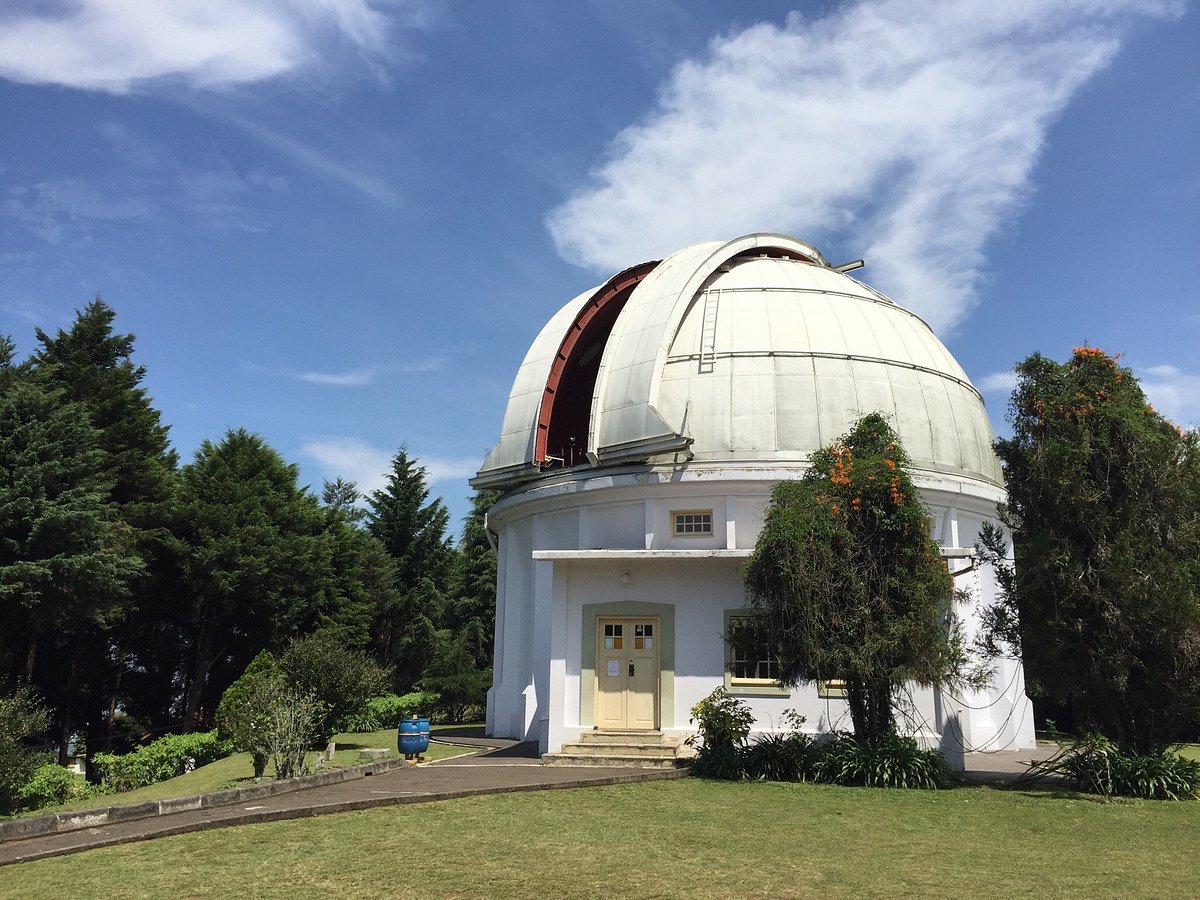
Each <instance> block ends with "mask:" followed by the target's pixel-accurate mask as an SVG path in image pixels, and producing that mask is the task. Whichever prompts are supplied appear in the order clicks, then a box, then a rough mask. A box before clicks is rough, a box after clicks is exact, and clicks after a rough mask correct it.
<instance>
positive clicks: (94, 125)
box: [0, 0, 1200, 529]
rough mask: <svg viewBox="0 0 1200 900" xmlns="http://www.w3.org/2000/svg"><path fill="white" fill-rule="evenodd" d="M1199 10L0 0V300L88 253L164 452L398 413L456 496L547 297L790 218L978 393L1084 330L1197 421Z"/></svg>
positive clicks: (338, 450)
mask: <svg viewBox="0 0 1200 900" xmlns="http://www.w3.org/2000/svg"><path fill="white" fill-rule="evenodd" d="M1198 47H1200V11H1198V10H1197V8H1196V6H1195V5H1189V4H1186V3H1182V2H1167V0H1127V2H1123V0H1059V2H1046V3H1035V2H1029V0H1012V2H1007V3H1004V4H996V3H994V2H992V0H988V2H961V3H946V4H928V3H924V2H918V0H864V2H859V3H847V4H836V3H804V4H795V3H791V4H789V3H777V2H771V0H757V2H754V3H720V2H688V3H683V2H677V3H676V2H655V0H641V2H636V3H635V2H625V0H597V2H590V3H588V2H580V3H573V4H559V3H549V2H546V3H508V4H492V3H465V2H450V0H440V2H434V0H414V2H404V0H259V2H233V0H227V2H221V0H177V2H174V3H170V4H145V3H137V2H133V0H59V2H53V3H38V2H23V0H16V2H13V0H9V2H7V3H5V4H4V6H3V8H2V9H0V136H2V137H0V333H9V334H11V335H12V336H13V337H14V338H15V339H16V340H17V342H18V346H19V347H20V348H21V349H22V350H23V351H29V350H31V349H32V348H33V343H34V340H33V328H34V326H35V325H40V326H41V327H43V328H45V329H47V330H53V329H56V328H60V327H66V326H68V325H69V323H70V321H71V318H72V316H73V313H74V310H76V309H78V308H79V307H81V306H83V305H84V304H86V303H87V302H88V301H89V300H90V299H91V298H92V297H93V296H94V295H95V294H96V293H100V294H101V295H102V296H103V297H104V298H105V299H106V300H107V301H108V302H109V303H110V304H111V305H112V306H113V307H114V308H115V309H116V310H117V312H118V326H119V327H120V328H121V329H123V330H126V331H132V332H134V333H135V334H136V335H137V336H138V343H137V359H138V361H139V362H141V363H142V364H143V365H145V366H146V368H147V370H148V374H147V379H146V384H147V386H148V388H149V390H150V393H151V394H152V396H153V397H154V400H155V402H156V404H157V405H158V407H159V408H160V409H161V410H162V413H163V416H164V419H165V421H166V422H168V423H169V424H170V425H171V429H172V430H171V434H172V438H173V440H174V443H175V446H176V447H177V448H178V449H179V451H180V453H181V456H182V457H183V458H184V459H185V460H186V459H190V458H191V455H192V453H193V452H194V451H195V449H196V447H197V446H198V445H199V443H200V442H201V441H202V440H204V439H205V438H209V439H214V440H216V439H219V438H220V437H221V436H222V434H223V433H224V432H225V431H226V430H227V429H229V428H232V427H239V426H244V427H246V428H249V429H251V430H253V431H257V432H258V433H260V434H262V435H263V436H264V437H265V438H266V439H267V440H268V441H270V443H271V444H272V445H274V446H275V447H276V448H277V449H278V450H279V451H280V452H281V453H282V454H283V455H284V456H285V457H286V458H287V459H289V460H291V461H294V462H296V463H298V464H299V465H300V467H301V471H302V477H303V480H304V481H305V482H306V483H309V484H312V485H314V486H315V487H316V488H318V489H319V487H320V484H321V481H322V479H324V478H332V477H335V476H338V475H341V476H343V477H349V478H353V479H355V480H357V481H358V482H359V483H360V485H362V486H364V487H372V486H375V485H377V484H378V482H379V479H380V477H381V475H382V474H383V471H384V470H385V469H386V467H387V462H388V459H389V458H390V456H391V455H392V454H393V453H394V451H395V450H396V448H397V447H399V446H401V445H406V446H407V447H408V449H409V451H410V453H412V454H414V455H416V456H418V457H419V458H420V459H421V460H422V461H423V462H424V464H425V465H426V467H427V469H428V471H429V475H430V479H431V481H432V489H433V491H434V493H436V494H440V495H441V496H443V497H444V498H445V500H446V501H447V503H448V504H449V505H450V507H451V509H452V511H453V512H454V513H455V515H456V517H457V516H458V515H461V514H462V513H463V512H464V511H465V509H466V508H467V501H466V497H467V495H468V493H469V488H468V486H467V484H466V478H467V477H468V476H469V475H470V474H471V473H472V472H473V471H474V470H475V468H476V467H477V466H478V464H479V462H480V461H481V460H482V457H483V454H484V452H485V451H486V450H487V448H488V447H490V446H491V444H492V443H493V442H494V441H495V439H496V437H497V434H498V431H499V425H500V418H501V415H502V413H503V408H504V402H505V399H506V397H507V394H508V390H509V387H510V385H511V382H512V378H513V375H514V374H515V372H516V368H517V365H518V364H519V362H520V360H521V357H522V355H523V354H524V352H525V350H526V349H527V347H528V344H529V342H530V341H531V340H532V338H533V336H534V335H535V334H536V333H537V331H538V329H539V328H540V327H541V325H542V324H543V323H544V322H545V320H546V319H547V318H548V317H549V316H550V315H551V313H552V312H553V311H554V310H555V309H557V308H558V307H559V306H560V305H561V304H562V303H563V302H565V301H566V300H567V299H569V298H570V297H572V296H574V295H575V294H577V293H578V292H580V291H581V290H583V289H585V288H587V287H588V286H590V285H592V284H594V283H597V282H598V281H601V280H603V279H604V278H606V277H607V276H608V275H610V274H612V273H613V272H614V271H616V270H618V269H621V268H624V267H625V266H627V265H632V264H634V263H636V262H640V261H642V260H645V259H651V258H657V257H661V256H663V255H665V254H668V253H670V252H672V251H674V250H677V249H680V248H681V247H683V246H686V245H687V244H690V243H693V242H696V241H699V240H713V239H720V238H729V237H734V236H737V235H739V234H742V233H745V232H748V231H760V230H765V231H783V232H786V233H790V234H793V235H795V236H797V237H799V238H801V239H803V240H807V241H809V242H811V243H813V244H815V245H817V246H818V247H820V248H821V249H822V250H823V251H824V252H825V255H826V256H827V257H829V258H831V259H833V260H834V261H835V262H841V261H843V260H848V259H853V258H857V257H860V256H861V257H865V258H866V261H867V267H866V268H865V269H864V270H863V271H862V272H860V273H856V274H859V275H861V277H862V278H863V280H865V281H867V282H868V283H870V284H872V285H874V286H875V287H878V288H879V289H881V290H883V291H885V292H887V293H889V294H891V295H892V296H893V297H895V299H896V300H897V301H898V302H900V303H901V304H902V305H905V306H907V307H909V308H911V309H914V310H916V311H917V312H919V313H921V314H922V315H924V316H925V317H926V318H927V320H928V321H930V323H931V324H932V325H933V326H934V328H935V330H937V332H938V333H939V335H940V336H942V338H943V340H945V341H946V343H947V344H948V345H949V346H950V348H951V350H952V351H953V352H954V353H955V355H956V356H957V357H958V359H959V361H960V362H961V363H962V364H963V366H964V367H965V368H966V369H967V371H968V373H969V374H970V375H971V377H972V378H973V379H974V380H975V382H976V384H977V385H978V386H979V387H980V388H981V390H983V391H984V393H985V396H986V397H987V400H988V405H989V409H990V411H991V413H992V417H993V420H994V421H995V423H996V425H997V427H998V429H1003V427H1004V425H1003V416H1004V406H1005V402H1006V399H1007V386H1008V385H1009V384H1010V383H1011V379H1010V377H1009V376H1008V375H1007V374H1006V373H1007V371H1008V370H1009V368H1010V367H1011V365H1012V364H1013V363H1014V362H1015V361H1017V360H1018V359H1021V358H1023V357H1024V356H1026V355H1027V354H1029V353H1030V352H1032V351H1034V350H1041V351H1042V352H1044V353H1046V354H1048V355H1051V356H1054V357H1057V358H1060V359H1061V358H1064V357H1065V356H1066V355H1067V354H1068V353H1069V352H1070V349H1071V347H1073V346H1076V345H1078V344H1081V343H1083V342H1084V341H1085V340H1086V341H1087V342H1089V343H1091V344H1093V345H1097V346H1100V347H1103V348H1105V349H1107V350H1110V351H1120V352H1123V353H1124V354H1125V357H1124V358H1125V362H1126V363H1127V364H1129V365H1131V366H1133V367H1134V368H1135V370H1137V371H1138V373H1139V374H1140V375H1141V376H1142V378H1143V380H1144V384H1145V386H1146V388H1147V390H1148V392H1149V394H1150V396H1151V399H1152V400H1153V402H1154V403H1155V405H1156V406H1158V407H1159V408H1160V409H1162V410H1163V411H1165V412H1166V413H1167V414H1168V415H1170V416H1172V417H1173V418H1174V419H1176V420H1177V421H1180V422H1183V423H1184V424H1187V425H1195V424H1197V423H1200V361H1198V360H1197V358H1196V352H1195V349H1196V347H1197V346H1198V345H1200V303H1198V300H1200V296H1198V291H1197V287H1196V286H1197V285H1198V284H1200V53H1198V52H1197V48H1198ZM455 528H456V529H457V524H456V526H455Z"/></svg>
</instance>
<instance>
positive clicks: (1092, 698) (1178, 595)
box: [983, 347, 1200, 754]
mask: <svg viewBox="0 0 1200 900" xmlns="http://www.w3.org/2000/svg"><path fill="white" fill-rule="evenodd" d="M1016 372H1017V377H1018V383H1017V387H1016V390H1015V391H1014V392H1013V395H1012V400H1011V402H1010V405H1009V417H1010V420H1011V422H1012V425H1013V434H1012V437H1011V438H1009V439H1006V440H1001V441H997V443H996V453H997V454H998V455H999V457H1000V459H1001V460H1002V461H1003V463H1004V478H1005V485H1006V487H1007V489H1008V503H1007V505H1006V506H1004V507H1003V508H1002V509H1001V520H1002V521H1003V522H1004V523H1005V524H1006V525H1007V526H1008V527H1009V528H1010V529H1011V530H1012V533H1013V540H1014V544H1015V556H1016V565H1015V568H1014V566H1013V564H1012V562H1011V560H1010V559H1009V558H1008V553H1007V546H1006V539H1005V536H1004V535H1003V534H1002V533H1001V532H999V530H997V529H993V530H991V531H990V532H989V533H987V534H985V535H984V541H983V544H984V549H985V550H986V552H987V553H988V556H989V558H990V560H991V561H993V562H994V563H996V564H997V571H998V575H999V578H1000V583H1001V588H1002V595H1001V600H1000V602H999V603H998V604H997V605H996V607H995V608H994V609H993V610H991V612H990V616H989V624H990V636H991V638H992V641H993V647H995V646H997V645H1002V644H1004V643H1007V644H1011V645H1013V646H1015V647H1016V648H1019V650H1020V652H1021V654H1022V656H1023V658H1024V663H1025V672H1026V679H1027V684H1028V685H1029V689H1030V691H1031V693H1034V694H1035V695H1036V694H1042V695H1044V696H1047V697H1049V698H1051V699H1052V700H1055V701H1058V702H1061V703H1065V704H1068V705H1070V707H1071V708H1072V709H1073V711H1074V715H1075V725H1076V727H1077V728H1078V729H1081V730H1084V731H1087V730H1099V731H1100V732H1101V733H1102V734H1103V735H1104V736H1105V737H1107V738H1109V739H1110V740H1112V741H1113V742H1114V743H1116V744H1117V745H1118V746H1119V747H1121V748H1122V749H1123V750H1126V751H1130V752H1134V753H1139V754H1153V753H1157V752H1160V751H1161V750H1163V749H1164V748H1165V747H1166V746H1167V745H1169V744H1170V743H1172V742H1173V741H1176V740H1179V739H1181V738H1182V737H1184V736H1185V735H1186V734H1187V733H1188V731H1189V730H1190V729H1194V728H1195V726H1196V723H1197V722H1200V442H1198V437H1197V434H1196V432H1194V431H1193V432H1184V431H1183V430H1182V429H1180V428H1178V427H1177V426H1175V425H1172V424H1171V423H1170V422H1168V421H1167V420H1166V419H1165V418H1163V417H1162V416H1161V415H1159V414H1158V413H1157V412H1155V411H1154V409H1153V408H1152V407H1151V406H1150V405H1149V404H1148V403H1147V402H1146V397H1145V395H1144V394H1143V392H1142V390H1141V387H1140V386H1139V385H1138V382H1137V379H1136V378H1134V376H1133V373H1132V372H1131V371H1130V370H1129V369H1127V368H1123V367H1121V366H1120V365H1118V363H1117V359H1116V358H1115V357H1110V356H1108V355H1107V354H1105V353H1104V352H1103V351H1101V350H1099V349H1097V348H1095V347H1078V348H1076V349H1075V350H1074V352H1073V353H1072V355H1071V358H1070V360H1068V361H1067V362H1066V363H1064V364H1060V363H1057V362H1055V361H1053V360H1051V359H1047V358H1046V357H1044V356H1042V355H1041V354H1037V353H1035V354H1033V355H1032V356H1030V357H1029V358H1028V359H1026V360H1024V361H1023V362H1021V363H1020V364H1019V365H1018V366H1017V367H1016Z"/></svg>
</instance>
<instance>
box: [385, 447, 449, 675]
mask: <svg viewBox="0 0 1200 900" xmlns="http://www.w3.org/2000/svg"><path fill="white" fill-rule="evenodd" d="M368 506H369V510H370V511H369V513H368V516H367V530H368V531H369V532H370V533H371V534H373V535H374V536H375V537H376V538H378V539H379V541H380V542H381V543H382V544H383V546H384V549H385V550H386V551H387V552H388V554H389V555H390V556H391V557H392V560H393V564H394V567H395V568H394V576H393V577H394V585H395V589H394V591H392V592H391V593H390V594H389V595H388V596H386V597H384V598H382V599H383V601H384V603H383V605H381V606H380V607H379V608H378V609H376V611H375V619H374V622H373V624H372V628H371V632H372V638H373V643H374V646H375V649H376V652H377V654H378V656H379V658H380V659H381V660H382V661H383V663H384V664H385V665H391V666H394V667H395V684H396V692H397V693H400V694H403V693H405V692H406V691H408V690H410V689H411V688H412V686H413V685H414V684H415V683H416V681H417V679H418V678H420V676H421V673H422V672H423V671H424V670H425V667H426V666H427V665H428V664H429V662H430V660H431V659H432V656H433V652H434V649H435V646H436V640H437V630H438V627H439V626H440V624H441V620H442V616H443V613H444V606H445V602H446V592H447V580H448V577H449V574H450V565H451V559H452V555H451V554H452V549H451V547H450V545H449V543H448V542H447V540H446V525H447V523H448V522H449V519H450V513H449V511H448V510H447V509H446V506H445V504H444V503H442V501H441V500H437V499H435V500H432V501H430V500H429V488H428V487H427V486H426V484H425V469H424V467H422V466H421V465H419V464H418V463H417V462H416V461H415V460H412V459H409V457H408V453H407V451H406V450H404V449H403V448H402V449H401V450H400V451H399V452H397V453H396V456H395V458H394V459H393V460H392V471H391V473H390V474H389V475H388V481H387V485H386V487H384V488H383V489H382V490H377V491H375V492H373V493H372V494H371V497H370V500H369V501H368Z"/></svg>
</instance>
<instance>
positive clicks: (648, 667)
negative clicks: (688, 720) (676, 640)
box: [596, 618, 659, 731]
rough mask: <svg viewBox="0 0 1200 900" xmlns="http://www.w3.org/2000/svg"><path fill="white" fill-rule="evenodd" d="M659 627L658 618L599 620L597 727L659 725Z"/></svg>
mask: <svg viewBox="0 0 1200 900" xmlns="http://www.w3.org/2000/svg"><path fill="white" fill-rule="evenodd" d="M658 631H659V625H658V619H657V618H647V619H609V618H601V619H599V620H598V621H597V622H596V725H597V727H599V728H606V729H612V730H614V731H640V730H645V731H652V730H654V729H655V728H657V727H658V638H659V635H658Z"/></svg>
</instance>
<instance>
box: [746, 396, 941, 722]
mask: <svg viewBox="0 0 1200 900" xmlns="http://www.w3.org/2000/svg"><path fill="white" fill-rule="evenodd" d="M745 579H746V587H747V591H748V593H749V595H750V597H751V600H752V602H753V603H754V605H755V606H756V607H757V608H758V609H759V610H760V611H761V612H762V614H763V620H764V624H765V626H766V628H767V631H768V634H769V635H771V637H772V639H773V640H774V641H775V642H776V643H777V645H778V647H779V650H778V659H779V661H780V665H781V670H782V671H781V675H782V677H783V679H784V680H785V681H789V682H792V683H795V682H797V681H803V680H809V679H816V678H841V679H843V680H844V681H845V682H846V686H847V692H848V700H849V705H850V713H851V718H852V720H853V721H854V730H855V734H856V735H858V736H860V737H861V739H863V740H866V741H876V740H881V739H882V736H884V735H886V734H888V733H890V732H891V731H892V729H893V727H894V719H893V712H892V701H893V699H894V695H895V692H896V691H897V689H898V687H899V686H900V685H901V684H903V683H905V682H909V681H915V682H917V683H918V684H923V685H928V684H933V683H935V682H941V683H947V682H954V681H955V680H956V679H957V678H958V677H959V674H960V673H961V671H962V669H963V665H964V663H965V654H964V651H963V647H962V642H961V640H960V638H959V636H958V633H957V631H956V630H955V629H954V628H953V627H951V628H949V629H948V628H947V626H946V622H947V619H948V618H951V617H950V616H949V612H950V604H951V602H952V597H953V584H952V581H951V578H950V573H949V571H948V569H947V567H946V564H945V562H944V561H943V560H942V559H941V555H940V551H939V549H938V546H937V543H936V542H935V541H934V540H933V538H932V536H931V535H930V533H929V525H928V518H927V513H926V510H925V508H924V507H923V506H922V505H921V502H920V500H919V499H918V494H917V491H916V488H915V487H914V486H913V483H912V479H911V477H910V475H909V471H908V457H907V455H906V454H905V452H904V449H903V448H902V447H901V445H900V442H899V441H898V440H897V439H896V435H895V432H894V431H893V430H892V428H891V426H890V425H889V424H888V422H887V420H886V419H884V417H883V416H882V415H880V414H878V413H872V414H871V415H868V416H866V417H864V418H863V419H861V420H860V421H859V422H858V423H857V424H856V425H855V426H854V428H853V429H852V430H851V431H850V432H849V433H848V434H846V435H845V436H843V437H842V438H841V439H840V440H838V441H835V442H834V443H833V444H832V445H830V446H829V447H827V448H825V449H823V450H819V451H817V452H816V453H814V454H813V455H812V458H811V460H810V464H809V469H808V471H807V472H806V473H805V475H804V477H803V478H802V479H800V480H799V481H785V482H781V483H780V484H779V485H777V486H776V488H775V491H774V492H773V495H772V503H771V506H770V507H769V508H768V510H767V515H766V521H765V523H764V526H763V530H762V532H761V534H760V537H759V541H758V544H757V546H756V547H755V551H754V555H753V556H752V557H751V559H750V561H749V563H748V564H747V567H746V576H745Z"/></svg>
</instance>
